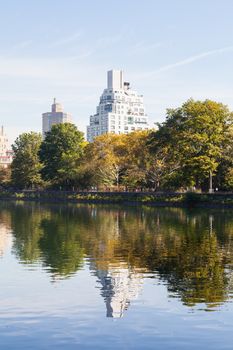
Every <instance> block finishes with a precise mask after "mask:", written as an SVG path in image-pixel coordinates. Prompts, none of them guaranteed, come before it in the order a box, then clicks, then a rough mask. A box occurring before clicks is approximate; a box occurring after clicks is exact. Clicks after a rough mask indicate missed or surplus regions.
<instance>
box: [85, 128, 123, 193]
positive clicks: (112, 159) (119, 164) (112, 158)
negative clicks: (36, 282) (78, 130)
mask: <svg viewBox="0 0 233 350" xmlns="http://www.w3.org/2000/svg"><path fill="white" fill-rule="evenodd" d="M125 136H126V135H115V134H103V135H100V136H98V137H96V138H95V140H94V142H92V143H90V144H89V145H88V149H87V153H86V162H87V161H88V160H90V159H91V163H92V164H91V167H92V172H93V174H95V176H94V179H93V181H94V183H95V184H97V185H98V184H99V185H104V186H108V187H111V186H117V187H118V186H119V184H120V182H121V179H122V175H123V172H124V167H125V163H124V156H125V152H126V150H125V143H124V140H125Z"/></svg>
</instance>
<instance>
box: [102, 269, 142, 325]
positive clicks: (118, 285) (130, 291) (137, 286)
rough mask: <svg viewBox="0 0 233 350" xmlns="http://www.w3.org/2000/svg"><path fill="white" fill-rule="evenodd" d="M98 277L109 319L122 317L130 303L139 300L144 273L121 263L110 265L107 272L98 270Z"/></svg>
mask: <svg viewBox="0 0 233 350" xmlns="http://www.w3.org/2000/svg"><path fill="white" fill-rule="evenodd" d="M96 275H97V277H98V279H99V282H100V283H101V285H102V287H101V295H102V297H103V298H104V300H105V304H106V308H107V317H114V318H119V317H122V316H123V313H124V311H125V310H127V309H128V306H129V305H130V302H131V301H132V300H135V299H137V297H138V295H139V292H140V291H141V289H142V284H143V273H142V271H141V270H139V269H138V270H137V269H136V270H135V269H130V268H128V267H127V265H126V264H123V263H119V264H117V265H113V264H110V265H109V266H108V269H107V270H97V271H96Z"/></svg>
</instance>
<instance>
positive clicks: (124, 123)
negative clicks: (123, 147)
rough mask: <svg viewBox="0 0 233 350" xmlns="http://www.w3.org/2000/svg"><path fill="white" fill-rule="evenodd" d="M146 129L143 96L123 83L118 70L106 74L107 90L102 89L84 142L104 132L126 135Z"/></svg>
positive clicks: (120, 72)
mask: <svg viewBox="0 0 233 350" xmlns="http://www.w3.org/2000/svg"><path fill="white" fill-rule="evenodd" d="M147 129H149V124H148V117H147V115H146V113H145V108H144V104H143V96H142V95H139V94H138V93H137V91H135V90H132V89H131V87H130V83H129V82H125V81H124V78H123V72H122V71H121V70H111V71H108V73H107V89H104V91H103V93H102V95H101V97H100V102H99V105H98V106H97V108H96V114H94V115H91V116H90V123H89V125H88V126H87V141H89V142H92V141H93V140H94V138H95V137H96V136H98V135H102V134H106V133H114V134H128V133H129V132H132V131H136V130H147Z"/></svg>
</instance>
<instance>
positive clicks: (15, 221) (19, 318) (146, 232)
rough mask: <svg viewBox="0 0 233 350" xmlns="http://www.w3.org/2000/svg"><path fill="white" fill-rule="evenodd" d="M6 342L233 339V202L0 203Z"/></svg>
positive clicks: (0, 303)
mask: <svg viewBox="0 0 233 350" xmlns="http://www.w3.org/2000/svg"><path fill="white" fill-rule="evenodd" d="M0 278H1V282H0V349H3V350H5V349H14V350H15V349H17V350H21V349H24V350H25V349H30V350H31V349H43V350H44V349H166V350H167V349H179V350H181V349H205V350H207V349H211V350H213V349H218V350H219V349H232V348H233V331H232V330H233V304H232V300H233V299H232V296H233V294H232V293H233V210H230V209H229V210H221V209H212V210H208V209H201V210H197V209H196V210H188V209H180V208H146V207H142V208H130V207H118V206H102V205H75V204H71V205H60V204H58V205H55V204H54V205H49V204H39V203H29V202H27V203H23V202H15V203H13V202H7V203H3V202H2V203H0Z"/></svg>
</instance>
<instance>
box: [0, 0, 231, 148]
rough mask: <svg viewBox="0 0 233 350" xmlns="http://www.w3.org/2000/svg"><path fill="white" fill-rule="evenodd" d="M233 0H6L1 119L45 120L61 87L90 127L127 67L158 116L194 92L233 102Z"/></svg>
mask: <svg viewBox="0 0 233 350" xmlns="http://www.w3.org/2000/svg"><path fill="white" fill-rule="evenodd" d="M232 13H233V1H231V0H222V1H220V0H219V1H215V0H202V1H201V0H186V1H185V0H144V1H139V0H124V1H123V0H118V1H114V0H108V1H106V0H98V1H94V0H85V1H84V0H82V1H81V0H34V1H31V0H8V1H4V0H1V11H0V29H1V30H0V123H1V124H3V125H4V126H5V128H6V131H7V133H8V136H9V138H10V141H11V142H12V141H13V140H14V139H15V137H16V136H17V135H18V134H19V133H21V132H24V131H30V130H34V131H40V130H41V114H42V113H43V112H46V111H48V110H49V109H50V105H51V103H52V99H53V97H56V98H57V100H59V102H61V103H62V104H63V105H64V108H65V110H66V111H67V112H71V113H72V115H73V119H74V121H75V123H76V124H77V125H78V127H79V128H80V129H81V130H83V131H85V126H86V124H87V123H88V118H89V115H90V114H92V113H94V112H95V108H96V105H97V103H98V100H99V96H100V94H101V93H102V90H103V89H104V88H105V85H106V71H107V70H109V69H111V68H116V69H123V70H124V72H125V79H126V80H129V81H130V82H131V84H132V86H133V87H134V88H136V89H137V90H138V91H139V92H140V93H142V94H144V100H145V106H146V110H147V113H148V115H149V118H150V121H151V123H153V122H158V121H159V122H161V121H163V120H164V118H165V111H166V108H168V107H176V106H179V105H180V104H181V103H182V102H184V101H185V100H187V99H188V98H190V97H193V98H195V99H205V98H210V99H215V100H217V101H220V102H223V103H225V104H228V105H229V107H230V108H231V109H233V69H232V68H233V21H232Z"/></svg>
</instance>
